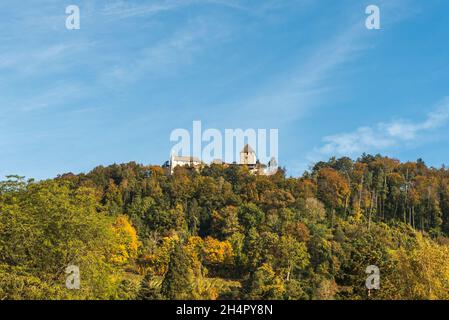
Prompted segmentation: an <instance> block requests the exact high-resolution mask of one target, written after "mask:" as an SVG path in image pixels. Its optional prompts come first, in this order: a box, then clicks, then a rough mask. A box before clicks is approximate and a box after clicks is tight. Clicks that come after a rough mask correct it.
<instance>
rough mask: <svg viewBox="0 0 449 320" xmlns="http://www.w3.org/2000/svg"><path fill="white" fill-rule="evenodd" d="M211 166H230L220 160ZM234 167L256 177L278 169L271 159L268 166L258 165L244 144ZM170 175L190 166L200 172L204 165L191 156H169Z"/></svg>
mask: <svg viewBox="0 0 449 320" xmlns="http://www.w3.org/2000/svg"><path fill="white" fill-rule="evenodd" d="M211 164H221V165H223V166H225V167H227V166H230V165H231V164H229V163H225V162H223V161H222V160H220V159H216V160H213V161H212V162H211ZM233 164H234V165H240V166H247V167H248V169H249V170H250V172H251V173H253V174H258V175H266V176H268V175H272V174H274V173H276V171H277V169H278V165H277V161H276V159H275V158H274V157H273V158H271V160H270V161H269V162H268V164H263V163H260V162H259V161H258V160H257V157H256V152H255V151H254V150H253V148H251V146H250V145H249V144H246V145H245V146H244V147H243V149H242V151H240V162H239V163H238V164H237V163H233ZM168 165H169V167H170V173H171V174H173V172H174V170H175V168H176V167H178V166H181V167H183V166H190V167H193V168H195V169H196V170H200V169H201V168H202V167H203V166H204V165H205V164H204V162H202V161H201V160H200V159H198V158H197V157H191V156H176V155H174V154H172V155H171V156H170V161H169V164H168Z"/></svg>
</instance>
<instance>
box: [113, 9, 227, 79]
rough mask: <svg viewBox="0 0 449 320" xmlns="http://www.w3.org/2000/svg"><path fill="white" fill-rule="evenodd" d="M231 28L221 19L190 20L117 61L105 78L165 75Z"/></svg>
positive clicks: (217, 39)
mask: <svg viewBox="0 0 449 320" xmlns="http://www.w3.org/2000/svg"><path fill="white" fill-rule="evenodd" d="M230 33H231V31H230V29H229V28H228V27H227V26H225V25H223V24H220V23H212V22H211V21H210V20H209V19H206V18H202V19H195V20H192V21H189V22H188V23H187V24H186V25H184V26H183V27H182V28H179V29H178V30H176V31H175V32H174V33H173V34H172V35H171V36H169V37H166V38H164V39H162V40H161V41H159V42H157V43H155V44H152V45H150V46H148V47H145V48H143V49H141V50H140V51H139V52H137V53H136V54H135V55H134V56H133V57H132V58H129V59H128V60H127V61H126V62H123V61H119V62H118V63H117V64H115V65H113V66H112V67H111V69H110V70H108V71H107V72H106V75H105V76H106V77H105V80H106V81H110V78H111V77H112V79H114V85H116V84H117V81H118V82H119V83H120V82H123V83H128V82H133V81H136V80H138V79H140V78H141V77H144V76H146V77H151V78H154V77H168V76H172V75H173V74H175V73H176V72H178V71H179V68H181V67H182V66H185V65H189V64H191V63H192V62H193V61H194V59H195V57H196V56H197V55H200V54H201V53H202V52H203V51H204V50H207V48H208V47H209V46H212V43H214V42H216V41H224V40H225V39H226V38H227V37H228V36H229V35H230Z"/></svg>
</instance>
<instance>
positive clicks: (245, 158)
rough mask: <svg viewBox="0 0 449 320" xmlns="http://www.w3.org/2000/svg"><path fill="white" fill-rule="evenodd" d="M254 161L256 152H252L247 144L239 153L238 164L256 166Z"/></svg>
mask: <svg viewBox="0 0 449 320" xmlns="http://www.w3.org/2000/svg"><path fill="white" fill-rule="evenodd" d="M256 161H257V159H256V152H254V150H253V148H251V146H250V145H249V144H246V145H245V147H244V148H243V150H242V151H241V152H240V164H246V165H249V166H252V165H255V164H256Z"/></svg>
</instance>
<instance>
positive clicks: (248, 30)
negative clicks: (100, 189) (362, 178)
mask: <svg viewBox="0 0 449 320" xmlns="http://www.w3.org/2000/svg"><path fill="white" fill-rule="evenodd" d="M71 4H75V5H78V6H79V7H80V10H81V29H80V30H67V29H66V28H65V20H66V17H67V16H66V14H65V8H66V6H68V5H71ZM370 4H375V5H378V6H379V7H380V10H381V30H367V29H366V28H365V19H366V14H365V8H366V6H368V5H370ZM448 12H449V3H448V2H447V1H445V0H430V1H422V0H415V1H413V0H398V1H395V0H388V1H381V0H369V1H361V0H352V1H350V0H341V1H330V0H319V1H312V0H301V1H299V0H298V1H294V0H247V1H244V0H241V1H240V0H165V1H162V0H147V1H143V0H142V1H138V0H129V1H123V0H108V1H106V0H78V1H77V0H70V1H61V0H24V1H21V2H19V1H12V0H4V1H2V2H1V3H0V39H1V41H0V175H1V176H5V175H7V174H20V175H24V176H27V177H34V178H38V179H42V178H49V177H53V176H56V175H57V174H59V173H64V172H74V173H79V172H86V171H89V170H91V169H92V168H94V167H95V166H97V165H108V164H112V163H121V162H128V161H137V162H139V163H144V164H149V163H152V164H162V163H163V162H164V161H165V160H167V159H168V157H169V152H170V149H171V147H172V146H173V143H172V142H170V139H169V138H170V133H171V131H172V130H174V129H176V128H186V129H190V128H191V127H192V121H194V120H201V121H202V126H203V128H218V129H220V130H224V129H225V128H243V129H246V128H266V129H270V128H277V129H279V160H280V161H279V162H280V164H281V165H283V166H285V167H286V168H287V172H288V174H291V175H295V176H296V175H299V174H301V173H302V171H303V170H305V169H307V168H308V166H309V165H310V164H312V163H313V162H314V161H318V160H322V159H327V158H329V157H330V156H334V155H335V156H343V155H347V156H351V157H353V158H356V157H358V156H359V155H360V154H362V153H363V152H367V153H381V154H384V155H388V156H391V157H394V158H398V159H401V160H403V161H407V160H416V159H417V158H423V159H424V160H425V161H426V163H428V164H429V165H433V166H440V165H442V164H443V163H445V164H449V148H448V147H447V146H448V141H449V134H448V132H449V131H448V127H449V98H448V97H449V81H448V80H449V79H448V78H449V63H448V62H449V18H448V17H449V16H448V15H449V13H448Z"/></svg>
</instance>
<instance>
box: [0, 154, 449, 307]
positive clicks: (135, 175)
mask: <svg viewBox="0 0 449 320" xmlns="http://www.w3.org/2000/svg"><path fill="white" fill-rule="evenodd" d="M70 264H72V265H77V266H79V269H80V275H81V286H80V289H79V290H69V289H68V288H66V278H67V274H65V272H64V271H65V268H66V267H67V265H70ZM370 265H374V266H377V267H378V268H379V270H380V289H379V290H368V289H367V288H366V286H365V280H366V278H367V273H366V268H367V267H368V266H370ZM0 299H449V171H448V170H447V169H445V168H444V167H443V168H440V169H436V168H429V167H427V166H426V164H425V163H424V162H423V161H422V160H418V161H417V162H407V163H400V162H399V161H398V160H395V159H391V158H387V157H382V156H380V155H377V156H372V155H363V156H362V157H360V158H359V159H357V160H356V161H353V160H351V159H349V158H340V159H335V158H333V159H330V160H329V161H328V162H320V163H317V164H316V165H315V166H314V167H313V168H312V169H311V170H310V171H309V172H306V173H304V175H303V176H302V177H299V178H293V177H287V176H286V174H285V170H279V171H278V172H277V173H276V174H275V175H272V176H259V175H253V174H251V173H250V172H249V170H248V168H246V167H245V166H239V165H230V166H226V167H225V166H222V165H218V164H213V165H211V166H206V167H205V168H203V169H202V170H201V171H196V170H194V169H192V168H188V167H183V168H181V167H178V168H176V169H175V172H174V174H173V175H170V174H169V172H168V169H166V168H163V167H160V166H144V165H139V164H136V163H133V162H131V163H128V164H121V165H116V164H114V165H111V166H108V167H102V166H100V167H97V168H95V169H94V170H92V171H91V172H89V173H87V174H79V175H75V174H63V175H61V176H58V177H57V178H55V179H49V180H46V181H39V182H35V181H33V180H29V181H25V180H24V179H23V178H21V177H18V176H10V177H8V179H7V180H6V181H3V182H1V183H0Z"/></svg>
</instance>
